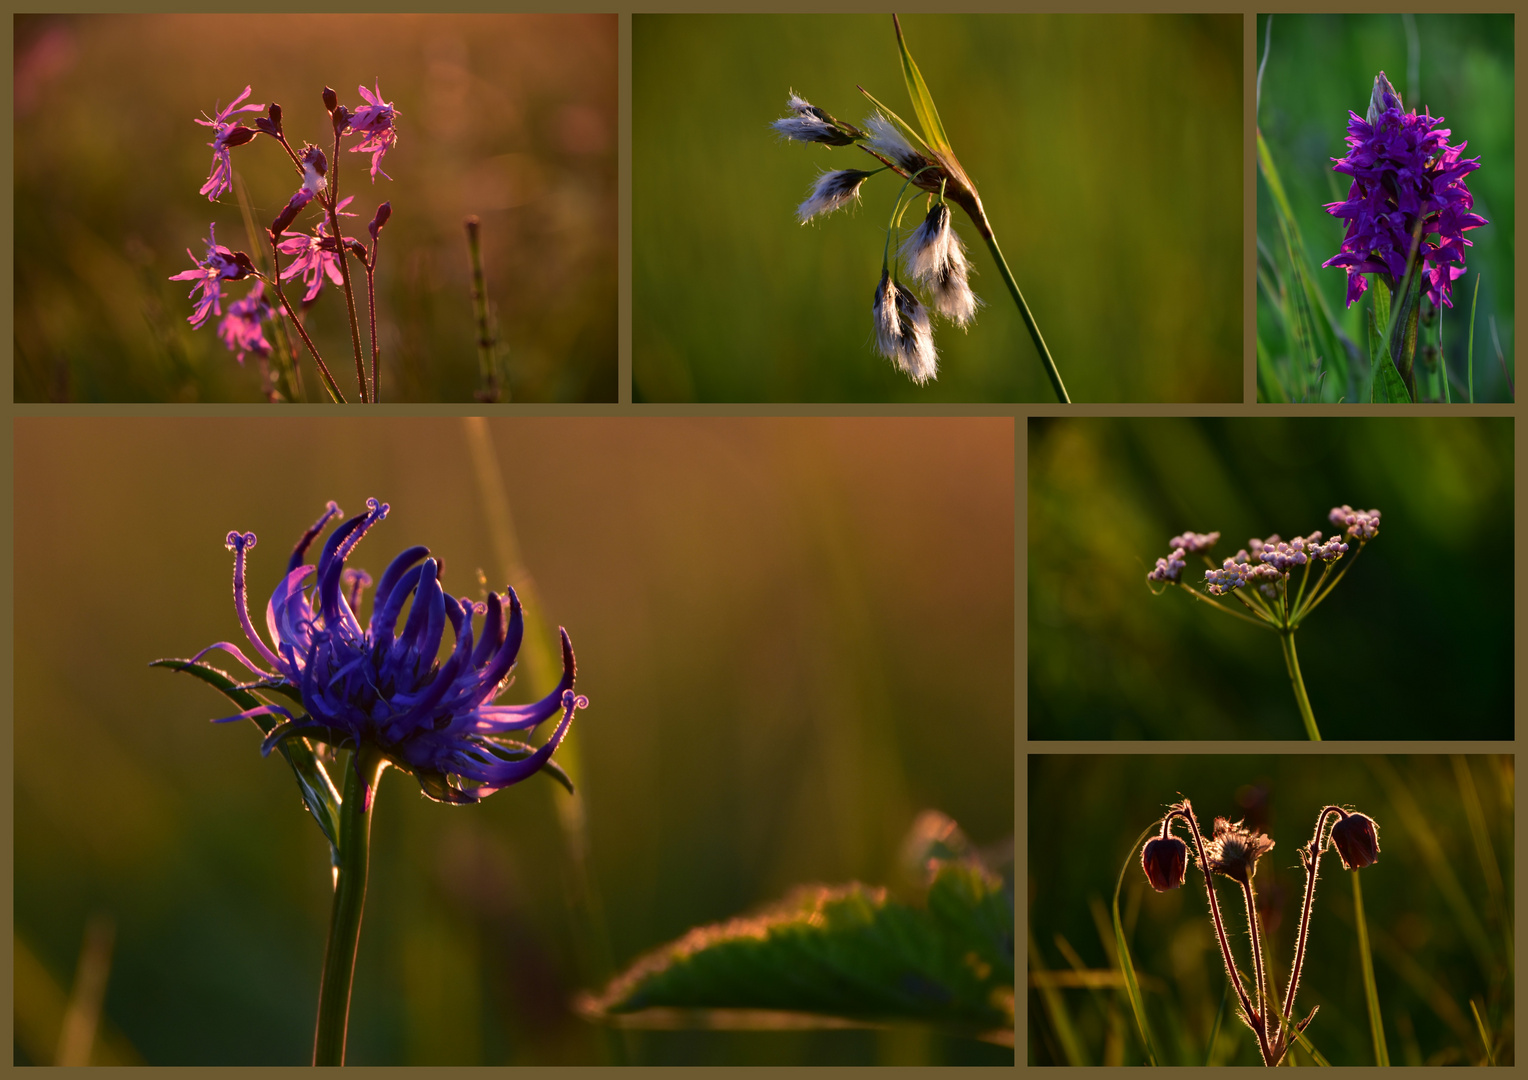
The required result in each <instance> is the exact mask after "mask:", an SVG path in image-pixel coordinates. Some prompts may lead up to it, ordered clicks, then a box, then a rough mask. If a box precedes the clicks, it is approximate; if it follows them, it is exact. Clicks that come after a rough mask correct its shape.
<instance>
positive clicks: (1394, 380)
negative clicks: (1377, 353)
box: [1369, 355, 1411, 405]
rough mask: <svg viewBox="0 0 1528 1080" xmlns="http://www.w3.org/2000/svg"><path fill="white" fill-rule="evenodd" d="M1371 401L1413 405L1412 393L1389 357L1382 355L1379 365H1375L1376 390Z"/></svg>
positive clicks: (1371, 395)
mask: <svg viewBox="0 0 1528 1080" xmlns="http://www.w3.org/2000/svg"><path fill="white" fill-rule="evenodd" d="M1369 400H1370V401H1375V402H1380V403H1382V404H1400V405H1409V404H1411V393H1410V392H1409V391H1408V390H1407V389H1406V384H1405V382H1403V381H1402V380H1401V373H1400V372H1399V371H1396V370H1395V365H1394V364H1392V363H1391V362H1390V357H1389V356H1388V355H1382V356H1381V357H1380V360H1379V363H1377V364H1376V365H1374V389H1373V391H1372V392H1371V394H1370V397H1369Z"/></svg>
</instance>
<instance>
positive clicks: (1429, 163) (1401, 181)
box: [1321, 71, 1489, 397]
mask: <svg viewBox="0 0 1528 1080" xmlns="http://www.w3.org/2000/svg"><path fill="white" fill-rule="evenodd" d="M1403 109H1404V106H1403V105H1402V103H1401V97H1400V94H1398V93H1397V92H1396V90H1395V87H1393V86H1391V85H1390V80H1388V79H1387V78H1385V73H1384V72H1383V71H1382V72H1380V73H1379V74H1378V75H1377V76H1375V79H1374V88H1373V92H1372V94H1371V96H1370V99H1369V107H1368V110H1367V113H1366V115H1365V116H1359V115H1358V114H1357V113H1355V112H1350V113H1349V114H1348V134H1347V140H1346V141H1347V144H1348V153H1347V154H1346V156H1344V157H1341V158H1333V159H1332V160H1333V161H1334V162H1335V164H1334V165H1333V166H1332V170H1333V171H1334V172H1339V173H1343V174H1345V175H1347V176H1350V177H1352V179H1353V182H1352V185H1351V186H1350V187H1349V189H1348V197H1347V199H1346V200H1344V201H1342V202H1334V203H1327V204H1326V211H1327V213H1329V214H1331V215H1333V216H1334V217H1338V218H1342V219H1343V220H1344V221H1346V222H1347V232H1346V235H1345V236H1344V237H1343V241H1342V250H1341V251H1340V252H1339V253H1338V254H1337V255H1334V256H1333V257H1332V258H1330V259H1328V260H1326V262H1324V263H1322V264H1321V265H1322V266H1323V267H1338V268H1340V269H1343V270H1346V271H1347V274H1348V290H1347V302H1348V306H1349V307H1351V306H1352V305H1353V302H1354V301H1355V300H1357V299H1359V298H1360V297H1361V296H1363V294H1364V292H1365V291H1366V290H1367V289H1368V287H1369V283H1368V280H1367V278H1366V277H1365V275H1366V274H1373V275H1374V277H1375V279H1376V280H1377V281H1378V282H1380V283H1381V284H1383V285H1384V286H1385V289H1386V292H1387V293H1388V294H1389V301H1390V302H1389V304H1388V305H1387V306H1386V307H1385V308H1383V309H1381V310H1394V311H1396V312H1397V318H1396V320H1395V337H1394V338H1393V339H1392V341H1391V343H1390V351H1391V356H1392V360H1393V362H1394V363H1395V365H1396V368H1397V370H1398V372H1399V373H1400V375H1401V376H1402V378H1403V379H1404V380H1405V381H1406V383H1407V386H1408V388H1410V389H1411V391H1412V395H1413V397H1415V380H1414V376H1413V372H1412V360H1413V356H1414V353H1415V349H1416V337H1417V334H1416V325H1417V317H1418V311H1419V307H1418V305H1417V304H1416V302H1415V294H1416V292H1417V290H1418V288H1419V287H1420V289H1421V291H1422V292H1423V293H1425V295H1426V296H1427V298H1428V300H1430V301H1431V302H1432V304H1433V306H1434V307H1435V308H1436V307H1452V306H1453V300H1452V291H1453V282H1454V281H1455V280H1456V279H1457V278H1460V277H1462V276H1463V275H1464V273H1465V267H1464V262H1465V249H1466V248H1468V247H1470V246H1471V242H1470V241H1469V240H1466V239H1465V238H1464V234H1465V232H1466V231H1468V230H1470V229H1478V228H1480V227H1481V226H1482V225H1486V224H1489V223H1488V222H1487V221H1486V219H1485V218H1483V217H1481V216H1480V215H1479V214H1476V213H1473V212H1472V208H1473V206H1474V205H1475V200H1474V198H1473V196H1471V194H1470V189H1469V186H1468V185H1467V184H1466V183H1465V177H1466V176H1467V175H1468V174H1469V173H1471V172H1474V171H1475V170H1476V169H1478V168H1480V159H1479V158H1478V157H1477V158H1466V157H1464V156H1463V153H1464V148H1465V146H1466V145H1467V144H1465V143H1463V142H1461V143H1459V145H1457V146H1450V145H1449V144H1448V138H1449V135H1450V131H1449V129H1448V128H1445V127H1442V126H1441V125H1442V124H1443V122H1444V121H1443V117H1441V116H1438V117H1435V116H1432V115H1431V114H1429V113H1426V112H1424V113H1422V114H1421V115H1420V116H1419V115H1418V114H1417V111H1416V110H1415V109H1412V110H1411V111H1410V112H1405V111H1403ZM1433 237H1436V238H1437V239H1436V240H1434V239H1432V238H1433ZM1419 278H1420V280H1419ZM1408 282H1410V283H1412V284H1411V285H1410V286H1409V287H1408ZM1379 329H1380V330H1383V329H1384V328H1383V327H1381V328H1379Z"/></svg>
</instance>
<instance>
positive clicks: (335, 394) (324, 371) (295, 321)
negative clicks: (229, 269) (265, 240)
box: [271, 233, 345, 405]
mask: <svg viewBox="0 0 1528 1080" xmlns="http://www.w3.org/2000/svg"><path fill="white" fill-rule="evenodd" d="M271 262H272V263H273V264H274V265H275V267H276V269H275V271H274V272H273V273H272V274H271V283H272V284H274V285H275V286H276V299H278V300H280V301H281V306H282V307H283V308H285V309H286V313H287V317H288V318H290V319H291V320H292V325H293V326H295V327H297V332H298V333H299V334H301V335H302V343H303V344H304V345H306V346H307V347H308V352H310V353H312V354H313V362H314V363H315V364H317V365H318V373H319V375H321V376H322V377H323V380H324V389H325V390H327V391H328V392H329V399H330V400H331V401H333V402H334V403H335V404H337V405H343V404H345V395H344V394H342V393H340V388H339V384H338V383H336V382H335V381H334V376H333V375H331V374H329V368H328V366H327V365H325V364H324V358H323V357H322V356H319V355H318V346H317V345H315V344H313V339H312V338H310V337H309V336H308V331H307V330H306V329H304V328H303V325H302V320H301V319H299V318H298V317H297V312H296V311H295V310H293V308H292V302H291V301H290V300H288V299H287V297H286V292H285V291H284V290H283V289H282V288H281V250H280V249H279V248H278V247H277V246H276V235H275V234H274V233H272V234H271Z"/></svg>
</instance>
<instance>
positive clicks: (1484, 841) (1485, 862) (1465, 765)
mask: <svg viewBox="0 0 1528 1080" xmlns="http://www.w3.org/2000/svg"><path fill="white" fill-rule="evenodd" d="M1451 760H1452V761H1453V764H1454V780H1455V782H1456V783H1458V785H1459V801H1460V803H1461V804H1462V805H1463V806H1464V816H1465V820H1466V821H1468V822H1469V823H1470V838H1471V839H1472V840H1473V841H1474V842H1475V856H1476V858H1478V859H1479V860H1480V870H1481V873H1483V874H1484V875H1485V879H1486V894H1487V895H1488V896H1489V897H1490V899H1491V908H1492V910H1493V912H1494V914H1495V915H1496V916H1497V919H1498V921H1499V922H1500V923H1501V928H1502V935H1503V937H1504V939H1505V941H1506V949H1505V950H1504V951H1503V953H1502V957H1503V959H1505V960H1506V962H1507V971H1508V973H1509V974H1510V973H1511V971H1512V969H1513V966H1514V958H1515V954H1514V952H1513V944H1512V919H1511V916H1510V914H1509V913H1508V912H1507V911H1506V885H1505V883H1504V881H1503V879H1502V872H1501V864H1500V863H1498V862H1497V859H1496V849H1495V847H1494V846H1493V845H1492V844H1491V834H1490V832H1489V831H1488V830H1487V828H1486V814H1485V810H1484V809H1483V808H1482V807H1481V805H1480V791H1479V789H1477V788H1476V786H1475V778H1474V776H1472V775H1471V773H1470V763H1469V759H1468V758H1466V757H1464V755H1462V754H1454V755H1452V756H1451Z"/></svg>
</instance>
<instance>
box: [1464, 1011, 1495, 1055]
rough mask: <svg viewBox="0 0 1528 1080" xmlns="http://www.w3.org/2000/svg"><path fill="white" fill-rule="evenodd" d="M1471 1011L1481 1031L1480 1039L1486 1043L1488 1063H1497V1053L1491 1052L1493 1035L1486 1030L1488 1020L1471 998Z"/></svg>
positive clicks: (1476, 1025)
mask: <svg viewBox="0 0 1528 1080" xmlns="http://www.w3.org/2000/svg"><path fill="white" fill-rule="evenodd" d="M1470 1012H1472V1013H1474V1014H1475V1027H1476V1028H1477V1029H1478V1030H1479V1031H1480V1041H1481V1042H1482V1043H1484V1044H1485V1048H1486V1064H1487V1065H1495V1064H1496V1055H1495V1054H1493V1053H1491V1036H1490V1034H1489V1033H1488V1032H1487V1031H1486V1022H1485V1020H1484V1019H1483V1018H1482V1017H1481V1015H1480V1009H1479V1007H1477V1006H1476V1004H1475V999H1474V998H1470Z"/></svg>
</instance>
